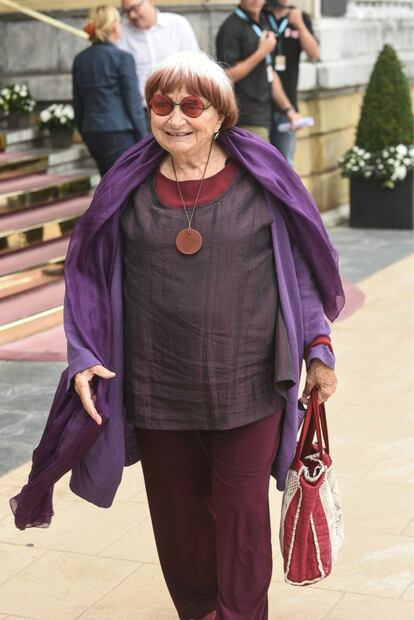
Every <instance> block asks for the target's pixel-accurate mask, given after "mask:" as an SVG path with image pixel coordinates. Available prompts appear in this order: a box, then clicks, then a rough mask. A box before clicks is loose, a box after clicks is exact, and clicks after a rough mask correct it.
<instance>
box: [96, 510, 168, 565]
mask: <svg viewBox="0 0 414 620" xmlns="http://www.w3.org/2000/svg"><path fill="white" fill-rule="evenodd" d="M130 510H131V512H132V511H133V510H134V504H133V505H132V508H130ZM99 555H100V556H102V557H106V558H119V559H121V560H133V561H135V562H152V563H154V564H158V554H157V548H156V546H155V540H154V535H153V533H152V526H151V519H150V517H149V516H148V517H146V518H145V519H143V520H142V521H141V522H140V523H139V525H136V526H134V527H133V528H131V529H130V530H128V532H126V533H125V534H124V535H123V536H121V537H120V538H118V539H117V540H116V541H115V542H113V543H112V544H110V545H108V546H107V547H105V548H104V549H102V551H101V552H100V553H99Z"/></svg>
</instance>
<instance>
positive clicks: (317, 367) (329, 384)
mask: <svg viewBox="0 0 414 620" xmlns="http://www.w3.org/2000/svg"><path fill="white" fill-rule="evenodd" d="M336 384H337V379H336V374H335V371H334V370H332V369H331V368H329V367H328V366H325V364H324V363H323V362H321V361H320V360H318V359H313V360H312V361H311V363H310V365H309V368H308V374H307V375H306V383H305V388H304V390H303V394H302V398H300V399H299V400H300V401H301V402H302V403H304V404H305V405H306V404H307V402H308V399H309V396H310V393H311V391H312V389H313V388H314V387H316V389H317V391H318V403H319V404H321V403H324V402H325V401H326V400H328V398H330V397H331V396H332V394H334V392H335V390H336Z"/></svg>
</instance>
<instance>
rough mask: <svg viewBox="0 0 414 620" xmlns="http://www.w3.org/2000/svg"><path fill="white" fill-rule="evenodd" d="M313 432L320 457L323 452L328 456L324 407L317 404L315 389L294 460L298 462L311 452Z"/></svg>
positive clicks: (314, 389)
mask: <svg viewBox="0 0 414 620" xmlns="http://www.w3.org/2000/svg"><path fill="white" fill-rule="evenodd" d="M315 432H316V437H317V442H318V448H319V451H320V452H321V456H322V453H323V451H325V452H326V453H327V454H329V437H328V425H327V421H326V411H325V405H324V403H322V404H321V405H319V404H318V391H317V389H316V388H313V390H312V392H311V395H310V401H309V404H308V406H307V409H306V414H305V419H304V421H303V425H302V430H301V433H300V437H299V441H298V445H297V448H296V454H295V460H299V459H301V458H303V457H305V456H308V454H310V453H311V452H313V448H312V443H313V438H314V435H315Z"/></svg>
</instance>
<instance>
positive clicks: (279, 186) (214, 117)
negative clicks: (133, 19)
mask: <svg viewBox="0 0 414 620" xmlns="http://www.w3.org/2000/svg"><path fill="white" fill-rule="evenodd" d="M146 98H147V102H148V107H149V108H150V110H151V127H152V132H153V137H152V136H151V137H148V138H145V140H143V141H141V143H139V144H138V145H136V146H134V147H133V148H132V149H130V150H129V151H128V152H127V153H126V154H125V155H124V156H123V157H122V158H121V159H120V160H119V161H118V162H117V163H116V165H115V166H114V167H113V168H112V169H111V171H110V172H109V173H108V174H107V175H106V177H105V178H104V180H103V181H102V182H101V184H100V186H99V187H98V189H97V191H96V193H95V197H94V199H93V201H92V204H91V207H90V208H89V210H88V211H87V212H86V213H85V214H84V216H83V217H82V218H81V219H80V221H79V222H78V224H77V226H76V230H75V232H74V234H73V236H72V240H71V245H70V250H69V254H68V259H67V262H66V268H65V272H66V300H65V329H66V334H67V339H68V356H69V368H68V369H67V370H66V371H65V372H64V373H63V375H62V379H61V382H60V385H59V388H58V390H57V393H56V396H55V401H54V403H53V406H52V411H51V414H50V416H49V420H48V424H47V427H46V430H45V433H44V436H43V438H42V440H41V443H40V445H39V447H38V448H37V450H36V451H35V455H34V463H33V469H32V473H31V475H30V478H29V482H28V484H27V485H26V486H25V487H24V488H23V490H22V492H21V493H20V494H19V495H18V496H16V497H15V498H13V499H12V500H11V505H12V508H13V510H14V512H15V522H16V525H17V527H19V528H21V529H24V528H25V527H28V526H29V525H31V526H43V527H45V526H47V525H48V524H49V523H50V520H51V516H52V514H53V512H52V504H51V494H52V485H53V483H54V482H55V481H56V480H57V479H58V478H59V477H60V476H61V475H62V474H63V473H64V472H65V471H68V470H69V469H72V478H71V489H72V490H73V491H74V492H75V493H77V494H78V495H80V496H81V497H84V498H85V499H87V500H89V501H91V502H93V503H95V504H97V505H99V506H110V505H111V502H112V500H113V497H114V494H115V491H116V488H117V486H118V484H119V482H120V479H121V475H122V469H123V466H124V465H128V464H131V463H132V462H135V461H136V460H137V459H138V458H140V459H141V463H142V468H143V472H144V478H145V485H146V491H147V495H148V502H149V507H150V511H151V518H152V523H153V529H154V534H155V539H156V544H157V549H158V553H159V558H160V562H161V566H162V570H163V573H164V577H165V580H166V583H167V586H168V589H169V591H170V594H171V597H172V600H173V602H174V605H175V607H176V609H177V612H178V615H179V617H180V618H181V619H182V620H191V619H196V620H200V619H204V620H207V619H209V620H210V619H214V618H216V620H265V619H266V618H268V603H267V590H268V587H269V583H270V578H271V572H272V550H271V541H270V522H269V506H268V489H269V478H270V474H271V473H272V474H273V475H274V476H275V477H276V478H277V484H278V488H279V489H283V488H284V483H285V478H286V473H287V469H288V467H289V465H290V463H291V461H292V458H293V456H294V450H295V445H296V436H297V431H298V427H299V425H300V422H301V418H302V415H303V407H300V406H298V386H299V378H300V368H301V365H302V360H303V359H305V362H306V366H307V379H306V385H305V389H304V392H303V394H302V396H301V400H302V401H306V399H307V398H308V396H309V393H310V391H311V389H312V388H314V387H316V389H317V390H318V395H319V400H320V401H325V400H326V399H327V398H329V396H330V395H331V394H332V393H333V392H334V390H335V384H336V378H335V374H334V370H333V367H334V357H333V354H332V352H331V346H330V342H329V327H328V325H327V323H326V321H325V318H324V313H326V315H327V316H328V317H329V318H330V319H331V320H333V319H334V318H335V317H336V315H337V314H338V312H339V310H340V308H341V306H342V304H343V291H342V287H341V282H340V278H339V275H338V269H337V261H336V254H335V251H334V250H333V248H332V246H331V244H330V242H329V240H328V238H327V235H326V232H325V230H324V228H323V226H322V223H321V219H320V216H319V213H318V211H317V208H316V207H315V205H314V203H313V202H312V199H311V198H310V196H309V194H308V193H307V192H306V190H305V189H304V187H303V185H302V183H301V182H300V180H299V178H298V177H297V176H296V174H295V173H294V171H293V170H292V169H291V167H290V166H289V164H287V163H286V162H285V161H284V159H283V157H282V156H281V155H280V154H279V153H278V152H277V151H276V149H274V148H273V147H272V146H271V145H269V144H267V143H265V142H264V141H262V140H261V139H260V138H258V137H255V136H254V135H253V134H251V133H249V132H248V131H245V130H242V129H234V127H233V126H234V124H235V123H236V120H237V106H236V101H235V97H234V92H233V87H232V84H231V82H230V81H229V79H228V77H227V76H226V74H225V73H224V71H223V70H222V69H221V68H220V67H219V66H218V65H217V64H215V63H214V62H213V61H212V60H210V59H209V58H208V57H207V56H205V55H204V54H202V53H195V52H182V53H179V54H177V55H174V56H172V57H170V58H169V59H167V60H165V61H164V62H162V63H161V64H160V65H159V66H158V67H157V68H156V69H155V70H154V71H153V72H152V73H151V74H150V76H149V79H148V82H147V86H146ZM301 410H302V411H301ZM125 446H126V447H125Z"/></svg>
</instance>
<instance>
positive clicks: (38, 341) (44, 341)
mask: <svg viewBox="0 0 414 620" xmlns="http://www.w3.org/2000/svg"><path fill="white" fill-rule="evenodd" d="M0 359H2V360H19V361H22V360H25V361H37V362H65V361H66V360H67V356H66V338H65V332H64V329H63V325H57V326H56V327H52V328H51V329H46V330H45V331H42V332H39V333H38V334H33V335H32V336H26V337H22V338H20V339H19V340H15V341H14V342H11V343H9V344H4V345H2V346H0Z"/></svg>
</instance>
